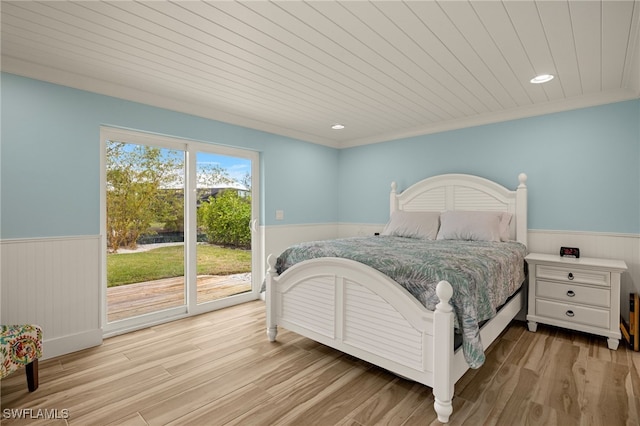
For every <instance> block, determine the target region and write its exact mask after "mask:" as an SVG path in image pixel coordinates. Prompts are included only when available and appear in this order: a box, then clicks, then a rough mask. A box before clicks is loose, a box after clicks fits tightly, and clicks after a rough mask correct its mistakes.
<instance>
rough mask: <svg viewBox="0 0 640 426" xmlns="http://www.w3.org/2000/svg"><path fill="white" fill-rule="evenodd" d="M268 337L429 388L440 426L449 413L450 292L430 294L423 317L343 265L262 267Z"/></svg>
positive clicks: (386, 283) (371, 275) (404, 299)
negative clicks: (289, 339)
mask: <svg viewBox="0 0 640 426" xmlns="http://www.w3.org/2000/svg"><path fill="white" fill-rule="evenodd" d="M267 262H268V264H269V269H268V271H267V277H266V278H267V279H266V295H265V301H266V305H267V315H266V317H267V336H268V338H269V340H270V341H275V339H276V335H277V328H278V326H282V327H284V328H286V329H288V330H291V331H294V332H296V333H298V334H300V335H303V336H305V337H308V338H310V339H312V340H315V341H317V342H319V343H322V344H325V345H327V346H330V347H333V348H335V349H338V350H340V351H342V352H345V353H347V354H350V355H353V356H356V357H358V358H360V359H363V360H365V361H368V362H370V363H372V364H374V365H377V366H379V367H382V368H384V369H387V370H389V371H392V372H394V373H396V374H399V375H401V376H404V377H407V378H409V379H411V380H415V381H416V382H419V383H422V384H424V385H427V386H430V387H432V388H433V394H434V398H435V403H434V408H435V410H436V413H437V414H438V420H439V421H441V422H447V421H448V419H449V416H450V415H451V413H452V411H453V406H452V398H453V388H454V383H455V381H454V380H453V378H452V374H451V371H452V370H451V369H452V365H453V357H454V353H453V308H452V307H451V305H450V304H449V299H450V298H451V296H452V294H453V289H452V288H451V285H450V284H449V283H448V282H446V281H441V282H440V283H439V284H438V287H437V289H436V291H437V294H438V297H439V298H440V303H439V304H438V305H437V307H436V311H434V312H431V311H428V310H427V309H426V308H425V307H424V306H422V305H421V304H420V303H419V302H418V301H417V300H416V299H415V298H414V297H413V296H411V295H410V294H409V293H408V292H407V291H406V290H405V289H404V288H402V287H401V286H400V285H399V284H397V283H396V282H394V281H393V280H391V279H390V278H388V277H387V276H385V275H383V274H381V273H380V272H378V271H376V270H375V269H373V268H370V267H368V266H366V265H363V264H361V263H358V262H354V261H351V260H346V259H337V258H321V259H313V260H308V261H305V262H301V263H299V264H297V265H295V266H293V267H291V268H290V269H289V270H287V271H286V272H285V273H283V274H282V275H281V276H278V275H277V273H276V271H275V256H273V255H271V256H269V258H268V260H267Z"/></svg>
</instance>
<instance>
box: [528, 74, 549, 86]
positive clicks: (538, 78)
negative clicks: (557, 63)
mask: <svg viewBox="0 0 640 426" xmlns="http://www.w3.org/2000/svg"><path fill="white" fill-rule="evenodd" d="M551 80H553V76H552V75H551V74H540V75H537V76H535V77H533V78H532V79H531V80H530V81H531V83H533V84H540V83H546V82H547V81H551Z"/></svg>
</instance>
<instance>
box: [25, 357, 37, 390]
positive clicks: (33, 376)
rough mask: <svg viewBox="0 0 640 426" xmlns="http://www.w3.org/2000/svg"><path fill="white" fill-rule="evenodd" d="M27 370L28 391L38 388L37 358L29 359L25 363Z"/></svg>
mask: <svg viewBox="0 0 640 426" xmlns="http://www.w3.org/2000/svg"><path fill="white" fill-rule="evenodd" d="M26 370H27V386H28V387H29V392H33V391H34V390H36V389H38V384H39V383H38V358H36V359H34V360H33V361H31V362H30V363H29V364H27V365H26Z"/></svg>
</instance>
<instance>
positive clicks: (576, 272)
mask: <svg viewBox="0 0 640 426" xmlns="http://www.w3.org/2000/svg"><path fill="white" fill-rule="evenodd" d="M536 276H537V278H538V279H541V278H544V279H548V280H554V281H562V282H567V283H579V284H589V285H599V286H607V287H609V285H610V283H609V280H610V274H609V272H608V271H602V270H600V271H597V270H589V269H581V268H572V267H571V266H570V265H567V266H563V267H554V266H546V265H538V266H537V267H536Z"/></svg>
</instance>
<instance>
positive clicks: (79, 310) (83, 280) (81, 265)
mask: <svg viewBox="0 0 640 426" xmlns="http://www.w3.org/2000/svg"><path fill="white" fill-rule="evenodd" d="M0 254H1V257H2V271H1V274H0V279H1V282H0V283H1V287H0V288H1V291H0V298H1V302H0V306H1V307H2V312H1V314H0V320H1V321H2V324H28V323H34V324H38V325H40V326H42V329H43V335H44V336H43V339H44V342H43V352H44V354H43V356H44V358H52V357H55V356H58V355H62V354H65V353H69V352H73V351H77V350H80V349H84V348H88V347H91V346H96V345H99V344H100V343H101V342H102V330H101V328H100V306H101V302H100V267H101V266H100V265H101V261H100V237H99V236H98V235H91V236H77V237H76V236H74V237H59V238H30V239H11V240H9V239H7V240H2V241H0Z"/></svg>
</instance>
